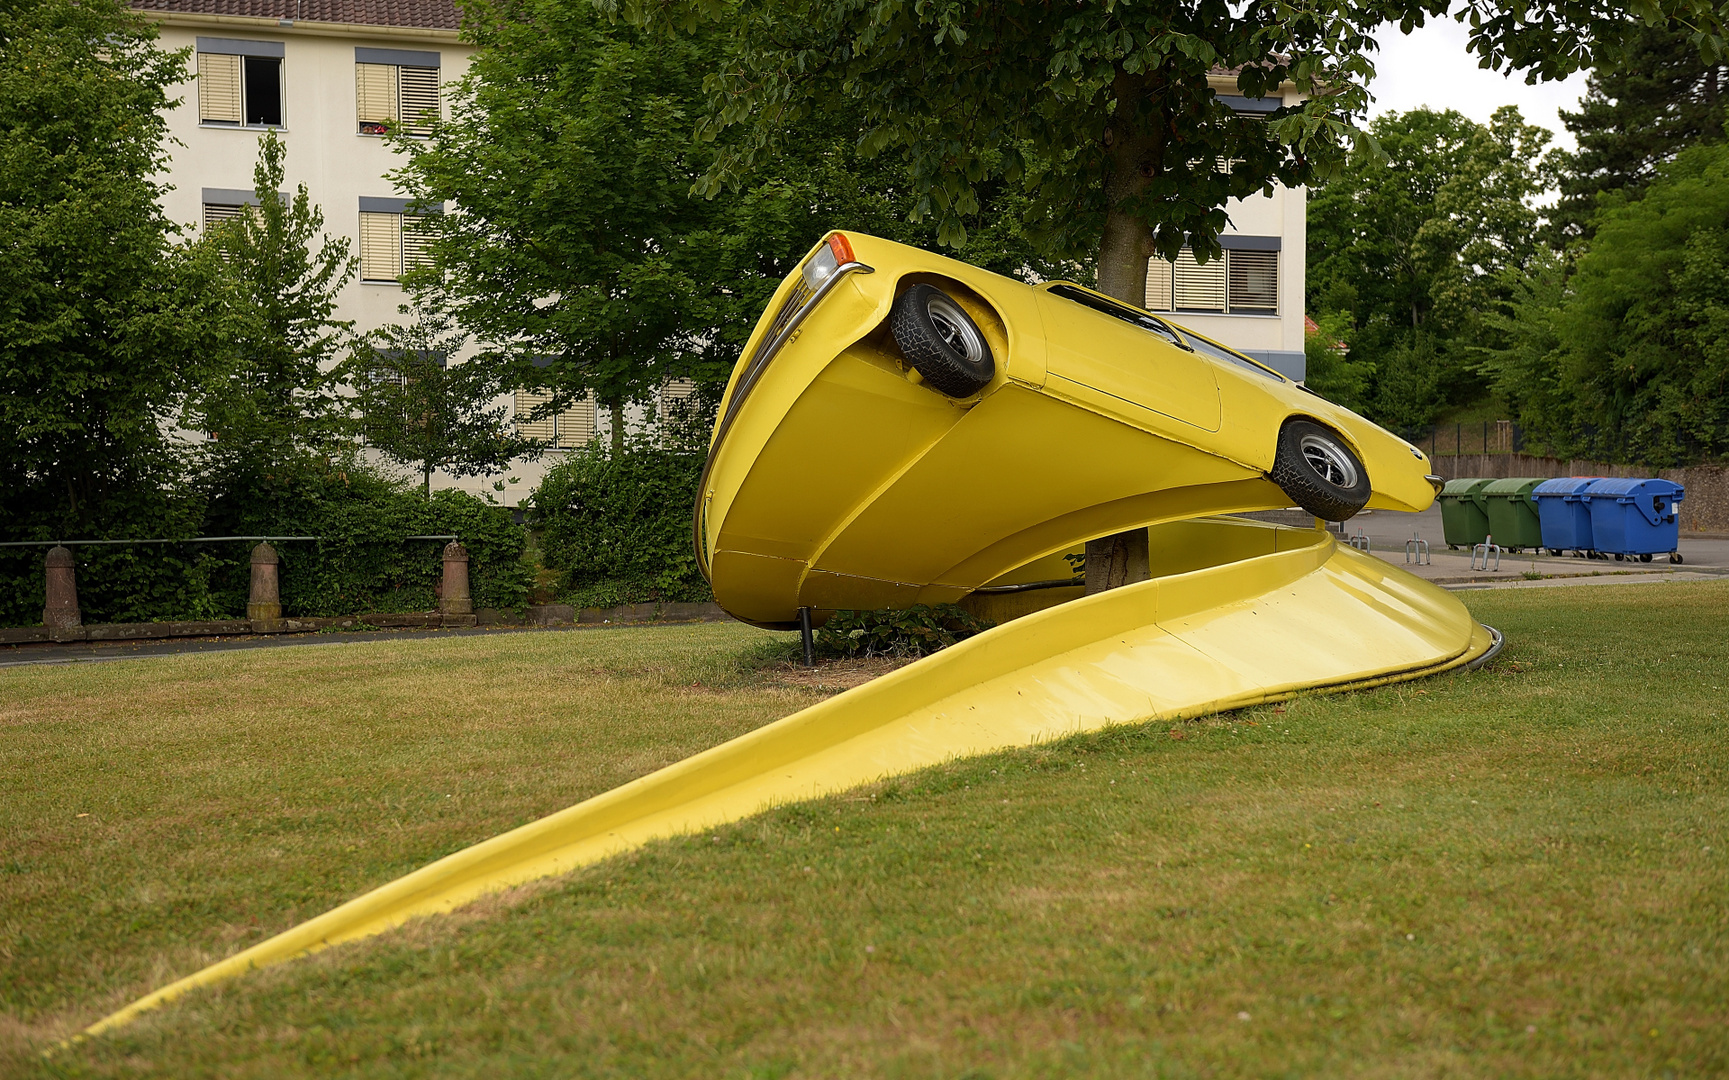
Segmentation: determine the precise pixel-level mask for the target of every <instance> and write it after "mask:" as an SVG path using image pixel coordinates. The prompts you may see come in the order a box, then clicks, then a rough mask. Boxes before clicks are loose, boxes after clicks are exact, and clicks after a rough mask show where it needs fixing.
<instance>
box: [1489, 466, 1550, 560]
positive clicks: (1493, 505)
mask: <svg viewBox="0 0 1729 1080" xmlns="http://www.w3.org/2000/svg"><path fill="white" fill-rule="evenodd" d="M1542 482H1543V478H1542V477H1540V476H1515V477H1509V478H1508V479H1506V480H1496V481H1495V482H1494V483H1492V484H1490V485H1489V486H1488V487H1486V488H1484V489H1483V501H1484V503H1485V504H1486V506H1487V509H1488V512H1489V535H1490V536H1492V537H1494V538H1495V543H1497V544H1499V545H1501V546H1502V547H1504V548H1506V549H1507V550H1508V551H1510V552H1512V553H1513V554H1515V555H1517V554H1519V552H1520V551H1522V550H1524V549H1525V548H1532V549H1536V548H1540V547H1542V546H1543V523H1542V522H1541V521H1539V520H1538V519H1537V504H1536V503H1534V502H1532V501H1531V492H1532V490H1533V489H1535V488H1536V486H1537V485H1538V484H1541V483H1542Z"/></svg>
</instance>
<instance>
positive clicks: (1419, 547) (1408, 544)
mask: <svg viewBox="0 0 1729 1080" xmlns="http://www.w3.org/2000/svg"><path fill="white" fill-rule="evenodd" d="M1405 561H1406V562H1407V563H1410V562H1415V563H1416V564H1417V565H1418V566H1433V565H1434V561H1433V560H1431V559H1430V558H1429V542H1428V541H1427V540H1425V539H1423V538H1422V537H1420V536H1416V535H1412V537H1411V538H1410V539H1409V540H1407V541H1405Z"/></svg>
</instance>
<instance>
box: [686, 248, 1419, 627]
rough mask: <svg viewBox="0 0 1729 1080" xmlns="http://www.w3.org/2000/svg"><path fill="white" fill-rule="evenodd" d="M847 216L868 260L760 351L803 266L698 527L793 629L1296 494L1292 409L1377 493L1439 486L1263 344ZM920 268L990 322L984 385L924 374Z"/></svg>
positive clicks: (1398, 446)
mask: <svg viewBox="0 0 1729 1080" xmlns="http://www.w3.org/2000/svg"><path fill="white" fill-rule="evenodd" d="M845 235H846V237H847V239H848V241H849V243H850V246H851V247H852V249H853V251H854V252H855V258H856V261H857V262H858V263H859V264H862V266H861V269H859V270H857V271H855V272H853V273H850V274H847V275H846V276H845V277H844V278H842V280H841V281H840V282H839V284H838V285H837V286H836V287H834V288H833V289H832V291H831V292H829V293H828V294H827V295H826V296H825V297H823V298H822V299H821V301H820V302H819V303H818V304H817V305H816V306H815V307H814V308H813V309H812V310H811V311H810V312H809V314H808V315H807V316H806V317H805V319H804V321H803V323H802V324H801V325H800V326H799V328H798V330H797V332H796V334H795V335H794V336H793V337H792V339H791V340H790V341H788V342H786V343H785V344H784V345H783V346H781V347H780V348H779V349H778V351H775V352H774V354H773V356H772V358H771V359H770V361H769V362H768V363H767V364H766V366H764V367H763V368H762V370H761V371H760V372H755V371H754V369H753V360H754V359H755V358H756V357H757V356H758V355H759V353H761V351H762V350H763V349H764V346H765V344H766V343H768V342H769V340H770V339H771V338H772V334H771V330H772V329H773V328H774V327H775V326H776V325H777V322H776V320H777V317H780V316H782V314H783V312H784V311H786V310H789V302H790V303H791V305H793V306H796V304H797V302H798V301H800V300H802V299H804V298H805V297H807V296H808V295H809V292H808V290H802V289H801V285H802V282H801V280H800V274H799V272H798V271H794V272H793V274H792V275H791V276H790V277H789V278H788V280H787V283H786V284H784V285H783V286H782V288H781V291H780V293H778V294H777V295H776V297H775V299H774V301H773V302H772V303H771V305H770V308H769V310H768V312H767V313H766V314H765V315H764V317H763V320H762V323H761V324H760V325H759V326H758V328H757V331H756V333H755V334H754V335H753V336H752V338H751V340H750V341H749V342H748V343H747V344H746V346H745V351H744V359H743V360H741V362H740V364H739V366H738V369H737V370H736V371H735V373H734V375H733V380H732V383H731V385H730V386H729V387H728V390H727V396H726V398H725V400H723V402H722V405H721V414H720V419H719V421H718V422H717V431H716V439H715V444H714V446H713V447H712V449H711V451H710V461H709V468H708V472H707V474H706V476H705V478H704V484H703V490H702V494H701V502H700V514H699V520H698V525H697V546H698V556H699V559H700V560H701V561H702V562H703V563H704V565H705V566H707V567H709V569H710V571H711V573H710V577H711V580H712V582H713V584H714V589H715V597H716V599H718V600H719V601H720V603H721V605H722V606H723V607H725V608H726V609H727V610H728V611H730V612H732V613H733V614H734V615H737V616H738V617H739V618H742V619H745V620H747V621H751V622H755V623H758V624H760V625H764V626H773V627H781V628H790V627H791V626H793V625H794V620H795V619H796V618H797V611H798V609H799V608H800V607H812V608H816V609H837V608H867V609H868V608H881V607H895V606H906V605H909V604H913V603H935V602H943V601H955V600H959V599H960V598H961V597H963V596H966V595H967V594H968V593H969V592H971V591H972V590H973V589H975V588H978V587H979V586H980V585H983V584H985V583H986V582H988V581H991V580H992V579H994V578H997V577H1000V576H1001V575H1003V574H1005V573H1009V572H1011V571H1013V570H1014V569H1015V568H1016V567H1019V566H1022V565H1025V564H1026V563H1029V562H1031V561H1033V560H1035V559H1038V558H1040V557H1041V556H1045V555H1049V554H1050V553H1052V552H1056V551H1062V550H1065V549H1067V548H1070V547H1073V546H1074V545H1075V544H1077V543H1081V542H1084V541H1086V540H1088V539H1090V538H1093V537H1097V536H1103V535H1107V534H1110V533H1114V532H1119V531H1122V530H1124V529H1129V528H1134V527H1136V526H1142V525H1151V524H1155V523H1158V522H1161V521H1172V520H1179V519H1185V518H1193V517H1197V516H1201V515H1207V514H1227V513H1238V512H1243V511H1252V510H1271V509H1279V508H1282V507H1286V506H1289V505H1290V502H1291V500H1290V498H1289V497H1288V496H1286V495H1285V493H1284V492H1283V491H1281V490H1280V489H1279V488H1278V487H1277V486H1276V485H1274V484H1273V483H1272V482H1270V481H1269V480H1267V479H1266V473H1267V471H1268V470H1269V469H1271V468H1272V465H1273V455H1274V451H1275V448H1276V443H1277V439H1278V435H1279V430H1280V428H1281V426H1282V425H1283V424H1284V422H1285V421H1286V420H1287V419H1289V418H1291V417H1303V418H1308V419H1312V420H1315V421H1318V422H1320V423H1322V424H1324V425H1325V426H1327V427H1330V428H1332V429H1333V430H1334V431H1336V432H1338V433H1339V434H1340V435H1341V436H1342V437H1343V438H1344V440H1345V441H1346V442H1348V443H1349V444H1350V445H1351V447H1352V449H1354V450H1355V451H1356V453H1357V456H1358V457H1359V458H1360V459H1361V460H1362V463H1363V465H1364V466H1365V468H1366V470H1367V472H1368V475H1369V479H1370V482H1371V485H1372V487H1373V495H1372V496H1371V498H1370V501H1369V506H1370V507H1384V508H1388V509H1397V510H1421V509H1423V508H1425V507H1427V506H1428V505H1429V504H1430V503H1431V502H1432V501H1433V499H1434V493H1435V489H1434V488H1433V487H1432V486H1431V484H1430V482H1429V481H1428V480H1427V479H1425V476H1426V474H1428V473H1429V472H1430V471H1431V470H1430V465H1429V461H1428V459H1427V458H1426V457H1425V456H1424V455H1423V454H1422V452H1421V451H1419V450H1418V449H1417V448H1415V447H1413V446H1411V445H1410V444H1409V443H1407V442H1405V441H1404V440H1402V439H1400V438H1398V437H1397V436H1395V435H1393V434H1391V433H1389V432H1387V431H1384V430H1382V429H1381V428H1379V427H1377V426H1376V425H1374V424H1372V423H1370V422H1369V421H1367V420H1365V419H1363V418H1362V417H1360V416H1357V415H1356V414H1355V413H1353V412H1351V411H1350V410H1348V409H1345V408H1342V407H1340V406H1338V405H1334V404H1332V403H1331V402H1328V401H1326V400H1324V399H1322V398H1320V397H1318V396H1316V395H1314V394H1311V393H1309V392H1308V391H1306V390H1304V389H1303V388H1302V387H1300V386H1298V385H1297V384H1295V383H1292V382H1290V381H1289V380H1287V379H1284V378H1283V377H1281V376H1279V375H1278V374H1277V373H1275V372H1272V371H1270V370H1269V369H1266V368H1264V367H1261V366H1260V365H1257V364H1255V363H1254V362H1253V361H1250V360H1248V359H1246V358H1241V359H1240V362H1234V363H1233V362H1225V361H1222V360H1219V359H1214V358H1210V357H1207V356H1204V355H1201V354H1198V353H1195V352H1189V351H1185V350H1183V349H1179V348H1177V347H1176V346H1175V345H1172V344H1170V343H1168V342H1166V341H1164V340H1163V339H1161V338H1159V337H1158V336H1157V335H1155V334H1152V333H1149V332H1148V331H1146V330H1144V329H1142V328H1140V327H1137V326H1135V325H1133V324H1131V323H1128V322H1125V321H1123V320H1122V319H1118V318H1113V317H1111V316H1110V315H1106V314H1103V313H1101V312H1099V311H1096V310H1093V309H1092V308H1089V307H1087V306H1085V305H1083V304H1079V303H1076V302H1075V301H1073V300H1070V299H1065V298H1063V297H1061V296H1058V295H1055V294H1053V293H1051V292H1050V291H1049V287H1048V286H1046V287H1039V288H1034V287H1032V286H1028V285H1025V284H1023V283H1021V282H1019V281H1015V280H1013V279H1010V278H1006V277H1002V276H1000V275H997V274H992V273H990V272H988V271H985V270H980V269H978V268H977V267H973V266H968V265H967V264H965V263H961V262H957V261H955V260H953V259H948V258H944V257H942V256H939V255H934V254H932V253H930V252H926V251H921V250H918V249H916V248H911V247H907V246H905V245H902V244H895V243H892V242H890V241H887V240H881V239H877V238H875V237H871V236H865V235H863V234H858V233H847V234H845ZM815 250H822V245H819V246H818V248H817V249H815ZM807 258H808V256H807ZM919 282H924V283H929V284H934V285H936V286H938V287H939V288H942V289H943V290H944V291H945V292H947V293H949V294H950V295H951V296H953V297H954V298H955V299H956V300H958V301H959V302H961V303H962V305H963V306H964V307H966V308H967V310H968V313H969V314H971V315H972V316H973V318H974V321H976V322H977V323H978V324H979V326H980V328H981V329H982V330H983V331H984V333H985V336H986V338H987V339H988V340H989V341H990V344H991V348H992V352H993V354H994V356H995V358H996V361H997V372H996V376H995V378H994V379H993V380H992V381H991V383H990V384H989V385H988V386H987V387H985V389H984V390H983V391H981V392H980V393H979V394H977V395H974V396H973V397H970V398H966V399H964V400H954V399H950V398H948V397H946V396H944V395H943V394H941V393H938V392H937V391H935V390H933V389H931V388H930V387H928V386H926V385H923V384H922V382H920V381H918V380H916V379H914V378H910V377H909V368H908V367H907V366H906V364H905V361H904V360H903V359H902V358H901V356H900V353H899V351H898V349H897V348H896V347H895V344H894V340H893V337H892V335H891V334H890V331H889V328H888V325H887V319H888V316H889V312H890V309H891V307H892V306H893V304H894V301H895V297H896V296H897V295H898V294H899V293H900V292H902V291H904V290H905V289H906V288H908V287H910V286H911V285H912V284H914V283H919ZM1188 336H1189V337H1191V338H1197V337H1199V335H1194V334H1189V335H1188ZM1203 340H1205V339H1203ZM747 375H754V376H755V377H754V378H753V379H747ZM747 391H748V392H747Z"/></svg>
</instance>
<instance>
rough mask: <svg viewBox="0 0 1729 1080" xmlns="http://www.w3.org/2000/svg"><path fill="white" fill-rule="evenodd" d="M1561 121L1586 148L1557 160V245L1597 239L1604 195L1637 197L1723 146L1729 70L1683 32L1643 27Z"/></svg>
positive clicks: (1600, 68)
mask: <svg viewBox="0 0 1729 1080" xmlns="http://www.w3.org/2000/svg"><path fill="white" fill-rule="evenodd" d="M1561 121H1562V122H1563V123H1564V124H1566V125H1567V130H1569V131H1571V132H1572V133H1573V136H1574V138H1575V139H1576V140H1577V141H1578V144H1579V146H1578V149H1577V150H1575V151H1572V152H1566V151H1561V152H1558V153H1557V155H1556V157H1557V164H1558V176H1557V184H1558V186H1559V187H1560V189H1561V199H1560V202H1559V203H1558V205H1557V206H1556V207H1555V209H1554V210H1553V211H1552V212H1551V213H1550V215H1549V218H1550V224H1549V229H1550V241H1551V242H1552V243H1554V244H1555V245H1556V246H1560V245H1562V244H1564V243H1566V242H1567V241H1569V240H1572V239H1574V238H1576V237H1589V236H1590V224H1591V215H1592V214H1593V213H1594V212H1595V211H1596V208H1597V197H1598V195H1600V194H1601V193H1603V192H1623V193H1626V194H1627V195H1630V196H1631V195H1635V194H1636V193H1637V192H1640V191H1642V190H1643V189H1644V187H1645V186H1646V185H1647V184H1649V183H1650V182H1651V180H1652V179H1653V178H1654V177H1655V176H1656V175H1657V170H1658V168H1659V167H1660V166H1661V165H1662V164H1663V163H1664V162H1666V161H1670V160H1672V159H1673V158H1674V157H1675V155H1676V154H1677V153H1679V152H1680V151H1681V150H1683V149H1685V148H1687V147H1689V146H1693V145H1695V144H1698V143H1706V142H1718V141H1721V140H1722V139H1723V137H1724V132H1723V128H1724V124H1725V123H1726V122H1729V66H1726V65H1725V64H1724V63H1723V61H1722V59H1721V58H1717V59H1713V60H1709V61H1708V60H1706V59H1704V58H1703V57H1701V56H1700V54H1699V49H1698V47H1697V46H1696V45H1695V44H1694V43H1693V42H1692V41H1691V40H1690V34H1689V33H1688V31H1687V30H1686V29H1684V28H1682V27H1678V26H1659V27H1640V28H1639V29H1638V30H1637V31H1636V32H1635V33H1634V34H1633V35H1632V37H1631V38H1630V39H1629V40H1628V41H1627V42H1626V43H1625V45H1623V46H1622V47H1621V48H1619V49H1617V50H1615V51H1614V53H1613V54H1611V55H1610V56H1608V57H1606V58H1605V59H1604V61H1603V62H1601V63H1599V64H1598V65H1597V67H1596V68H1595V69H1594V70H1593V71H1592V72H1591V77H1590V80H1589V81H1588V82H1587V83H1586V89H1585V96H1584V97H1583V98H1582V99H1581V100H1580V102H1579V111H1577V112H1566V111H1563V112H1562V113H1561Z"/></svg>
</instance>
